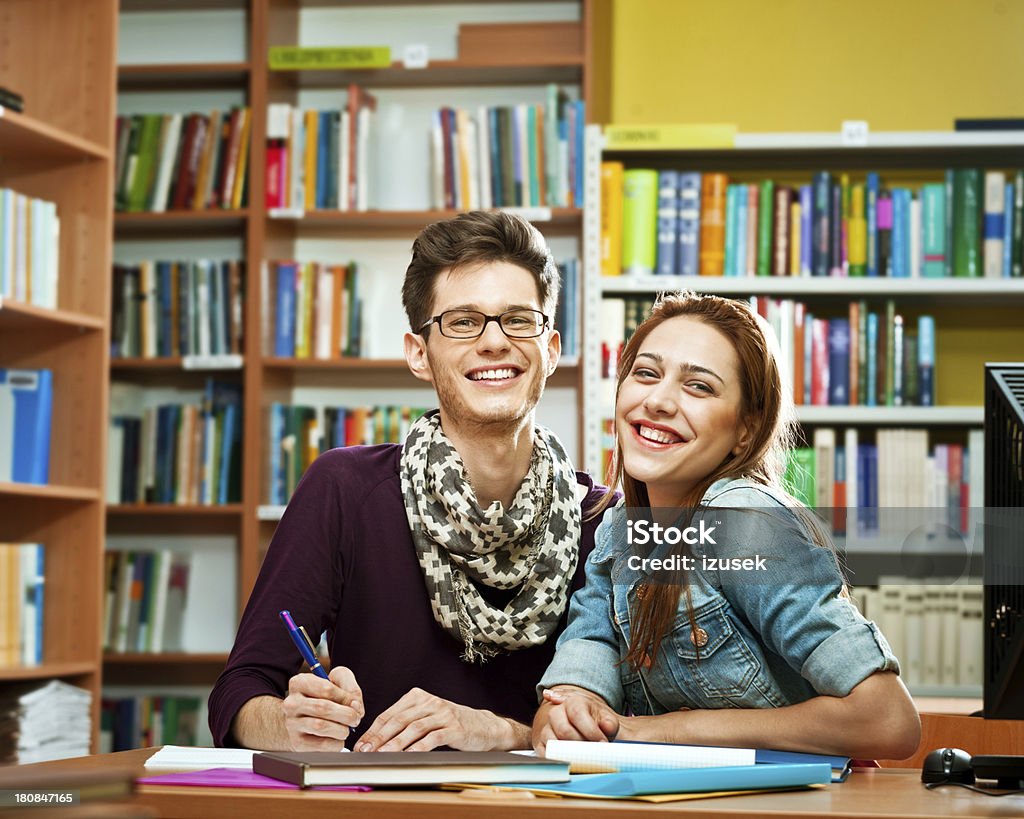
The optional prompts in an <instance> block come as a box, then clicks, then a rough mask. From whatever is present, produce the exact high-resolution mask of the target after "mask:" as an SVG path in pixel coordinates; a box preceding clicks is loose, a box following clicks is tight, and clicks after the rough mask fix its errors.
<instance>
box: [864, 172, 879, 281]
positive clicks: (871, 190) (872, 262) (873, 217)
mask: <svg viewBox="0 0 1024 819" xmlns="http://www.w3.org/2000/svg"><path fill="white" fill-rule="evenodd" d="M879 187H880V183H879V180H878V174H877V173H875V172H874V171H872V172H871V173H869V174H868V176H867V180H866V182H865V185H864V209H865V212H866V216H867V223H868V226H867V232H868V248H867V275H869V276H877V275H879V273H878V190H879Z"/></svg>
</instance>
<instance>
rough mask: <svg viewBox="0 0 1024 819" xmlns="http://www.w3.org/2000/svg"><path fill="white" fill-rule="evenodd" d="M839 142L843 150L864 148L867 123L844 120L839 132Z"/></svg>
mask: <svg viewBox="0 0 1024 819" xmlns="http://www.w3.org/2000/svg"><path fill="white" fill-rule="evenodd" d="M840 141H841V142H842V145H843V147H844V148H866V147H867V145H868V123H867V120H863V119H844V120H843V127H842V129H841V130H840Z"/></svg>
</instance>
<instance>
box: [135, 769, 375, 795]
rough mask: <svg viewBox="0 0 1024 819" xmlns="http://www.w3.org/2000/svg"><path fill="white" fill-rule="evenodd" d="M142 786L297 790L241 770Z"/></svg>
mask: <svg viewBox="0 0 1024 819" xmlns="http://www.w3.org/2000/svg"><path fill="white" fill-rule="evenodd" d="M135 781H136V782H139V783H141V784H143V785H186V786H195V787H200V788H278V789H285V790H293V791H295V790H298V789H299V786H298V785H293V784H292V783H291V782H282V781H281V780H279V779H272V778H271V777H269V776H262V775H261V774H258V773H253V772H252V771H246V770H243V769H241V768H210V769H209V770H207V771H182V772H180V773H168V774H160V775H158V776H144V777H142V778H141V779H136V780H135ZM309 790H318V791H368V790H372V788H368V787H367V786H366V785H317V786H315V787H314V788H310V789H309Z"/></svg>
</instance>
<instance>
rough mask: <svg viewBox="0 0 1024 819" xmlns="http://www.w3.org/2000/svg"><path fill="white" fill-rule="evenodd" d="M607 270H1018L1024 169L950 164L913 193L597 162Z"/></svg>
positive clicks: (840, 180)
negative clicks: (1010, 177)
mask: <svg viewBox="0 0 1024 819" xmlns="http://www.w3.org/2000/svg"><path fill="white" fill-rule="evenodd" d="M601 173H602V179H601V184H602V214H601V225H602V259H601V264H602V267H601V269H602V273H603V274H605V275H612V276H614V275H619V274H622V273H625V274H631V275H641V276H646V275H677V276H680V275H681V276H695V275H702V276H723V275H724V276H749V277H753V276H888V277H892V278H917V277H924V278H942V277H949V276H958V277H979V276H984V277H986V278H1011V277H1013V278H1016V277H1020V276H1021V275H1022V262H1021V259H1022V229H1024V228H1022V226H1024V170H1022V171H1017V172H1016V175H1015V177H1014V181H1007V177H1006V174H1005V173H1004V172H1002V171H998V170H991V171H983V170H981V169H979V168H956V169H949V170H947V171H946V172H945V179H944V181H943V182H941V183H929V184H923V185H921V186H919V188H917V189H916V190H915V189H912V188H909V187H905V186H896V185H892V186H889V185H887V184H886V183H885V182H884V181H883V180H882V179H881V177H880V176H879V174H877V173H874V172H872V173H868V174H867V175H866V178H865V180H864V181H863V182H853V181H852V180H851V176H850V174H847V173H841V174H839V175H838V176H836V175H834V174H832V173H831V172H829V171H820V172H818V173H815V174H814V175H813V179H812V180H811V182H810V183H809V184H804V185H798V186H790V185H786V184H780V183H777V182H776V181H775V180H773V179H763V180H761V181H760V182H758V183H744V182H739V181H732V182H730V178H729V176H728V175H726V174H724V173H703V174H702V173H696V172H687V171H674V170H663V171H656V170H651V169H644V168H630V169H625V168H624V166H623V165H622V163H619V162H606V163H604V164H603V165H602V169H601Z"/></svg>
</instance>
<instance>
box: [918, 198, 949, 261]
mask: <svg viewBox="0 0 1024 819" xmlns="http://www.w3.org/2000/svg"><path fill="white" fill-rule="evenodd" d="M921 254H922V264H921V274H922V275H923V276H924V277H925V278H928V279H937V278H941V277H943V276H944V275H945V272H946V192H945V187H944V186H943V185H922V186H921Z"/></svg>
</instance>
